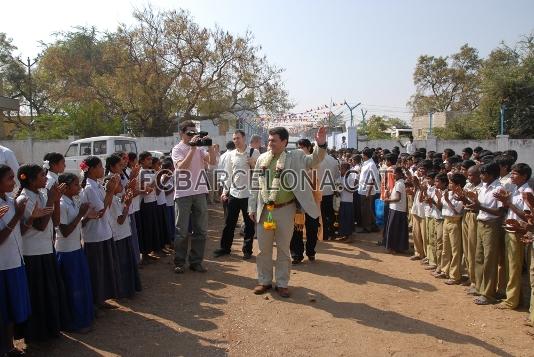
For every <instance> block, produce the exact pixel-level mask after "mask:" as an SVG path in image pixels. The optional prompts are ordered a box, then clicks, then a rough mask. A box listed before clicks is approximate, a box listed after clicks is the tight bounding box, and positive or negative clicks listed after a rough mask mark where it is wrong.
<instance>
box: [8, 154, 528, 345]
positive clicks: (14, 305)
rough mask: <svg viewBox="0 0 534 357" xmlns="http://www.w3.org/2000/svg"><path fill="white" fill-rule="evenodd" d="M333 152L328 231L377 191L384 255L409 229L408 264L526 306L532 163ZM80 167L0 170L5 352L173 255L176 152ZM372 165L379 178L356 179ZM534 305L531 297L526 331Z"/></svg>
mask: <svg viewBox="0 0 534 357" xmlns="http://www.w3.org/2000/svg"><path fill="white" fill-rule="evenodd" d="M331 154H332V155H333V156H335V157H337V159H338V161H339V162H340V178H339V182H338V183H339V187H340V189H339V191H338V196H339V197H338V199H337V200H335V202H336V207H335V211H336V218H335V219H332V222H334V223H333V224H334V225H335V227H333V230H335V231H336V232H337V233H338V235H339V236H340V237H342V239H343V240H346V241H350V237H351V235H352V234H353V228H354V223H355V222H356V223H360V221H361V220H362V212H361V211H362V207H363V205H361V204H360V203H361V202H362V200H367V199H368V198H369V195H371V192H378V191H380V193H376V198H377V199H379V200H380V201H379V202H381V203H383V204H384V209H383V215H382V211H381V210H377V212H376V213H377V216H378V217H381V219H382V220H383V225H384V231H383V240H382V241H381V242H379V244H380V245H383V246H384V247H385V249H387V251H388V252H389V253H392V254H397V253H407V252H408V251H409V248H410V245H409V237H410V234H409V232H410V229H411V232H412V238H413V245H414V251H415V253H414V254H413V255H412V256H411V257H410V259H411V260H414V261H420V262H421V263H422V265H423V267H424V269H426V270H428V271H429V272H430V273H431V274H432V276H433V277H435V278H438V279H445V280H444V281H445V283H446V284H448V285H464V286H466V288H467V289H466V293H467V294H469V295H473V296H474V297H475V300H474V302H475V303H476V304H478V305H488V304H493V303H496V302H499V301H500V304H498V305H496V306H497V307H498V308H501V309H515V308H517V307H518V305H519V304H520V297H521V286H522V285H521V276H522V272H523V269H524V268H526V267H529V266H530V269H531V276H530V280H531V281H530V284H531V286H532V285H533V283H534V282H533V280H534V267H533V265H532V263H531V259H532V233H531V232H532V231H533V230H534V229H533V227H534V217H533V215H532V212H533V211H534V209H533V208H534V195H533V190H532V189H531V187H530V186H529V180H530V179H531V173H532V171H531V168H530V167H529V166H528V165H526V164H523V163H516V161H517V153H516V152H515V151H513V150H509V151H507V152H502V153H501V152H494V153H492V152H489V151H487V150H482V148H475V149H474V150H471V149H470V148H465V149H464V150H463V152H462V155H461V156H460V155H456V154H455V153H454V151H453V150H451V149H446V150H444V152H443V153H436V152H432V151H429V152H426V150H424V149H418V150H417V151H415V152H414V153H412V154H401V153H400V152H399V149H398V148H394V149H393V150H392V151H389V150H382V149H368V148H366V149H365V150H364V152H363V153H362V155H361V156H360V154H359V153H358V152H356V151H355V150H353V149H342V150H339V151H337V152H331ZM362 156H363V159H362ZM138 158H139V160H137V159H138ZM369 165H376V167H375V168H374V169H372V170H371V169H370V168H369ZM377 168H378V170H377ZM80 169H81V175H80V176H78V175H76V174H72V173H64V170H65V159H64V158H63V156H62V155H61V154H58V153H49V154H47V155H46V156H45V158H44V163H43V165H42V166H40V165H35V164H27V165H23V166H21V167H20V168H19V169H18V172H13V170H12V169H11V168H10V167H8V166H5V165H0V323H1V324H2V327H3V328H2V333H1V334H0V355H4V354H7V355H17V354H19V353H20V352H21V351H18V350H17V349H15V347H14V345H13V340H14V338H24V339H25V341H26V343H27V344H29V345H31V344H32V342H38V341H44V340H48V339H50V338H53V337H57V336H59V334H60V331H72V332H80V333H86V332H88V331H90V330H91V327H92V323H93V319H94V318H95V316H96V314H97V311H98V309H110V308H116V307H117V305H116V304H110V303H109V300H113V299H122V298H131V297H133V296H134V295H135V293H136V292H138V291H140V290H141V281H140V276H139V270H138V269H139V267H141V266H142V265H144V264H147V263H149V262H150V261H153V260H157V259H158V257H159V256H161V255H162V254H170V253H171V252H172V249H171V244H172V242H173V240H174V229H175V228H174V214H175V211H174V188H173V180H172V179H171V178H172V171H173V170H174V165H173V162H172V159H171V158H168V157H162V158H155V157H152V155H151V154H150V153H149V152H142V153H141V154H139V157H137V155H136V154H135V153H124V152H117V153H115V154H113V155H111V156H110V157H108V158H107V159H106V160H105V162H102V161H101V159H100V158H98V157H96V156H90V157H87V158H86V159H85V160H83V162H82V163H81V165H80ZM364 172H379V175H378V176H379V177H376V178H373V179H372V180H369V178H368V177H363V178H362V175H363V173H364ZM372 175H374V174H372ZM363 176H365V175H363ZM369 182H370V183H369ZM362 185H363V186H366V185H371V186H376V189H373V190H372V191H371V190H369V191H365V190H363V191H362ZM17 186H18V190H17V191H16V192H14V190H15V188H16V187H17ZM362 192H363V193H362ZM372 195H373V196H375V194H374V193H373V194H372ZM371 202H372V201H371ZM376 207H379V206H378V205H377V206H376ZM364 213H365V214H366V215H367V218H366V220H368V219H369V218H370V217H371V218H372V219H374V215H371V216H369V215H368V212H364ZM300 224H301V225H302V224H304V223H303V222H300ZM372 224H373V225H374V222H372ZM371 226H372V225H371ZM533 305H534V298H533V297H532V296H531V315H530V318H529V322H528V323H529V324H530V325H532V322H533V321H534V308H533ZM4 327H5V328H4Z"/></svg>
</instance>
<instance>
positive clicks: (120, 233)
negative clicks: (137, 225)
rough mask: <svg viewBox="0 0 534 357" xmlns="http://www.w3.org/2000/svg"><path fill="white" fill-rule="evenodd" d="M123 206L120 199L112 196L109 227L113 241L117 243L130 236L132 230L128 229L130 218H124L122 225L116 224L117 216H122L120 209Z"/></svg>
mask: <svg viewBox="0 0 534 357" xmlns="http://www.w3.org/2000/svg"><path fill="white" fill-rule="evenodd" d="M123 208H124V204H123V203H122V202H121V199H120V197H118V196H113V200H112V201H111V206H110V207H109V211H110V212H109V225H110V226H111V231H112V232H113V240H114V241H115V242H116V241H119V240H121V239H124V238H127V237H129V236H131V235H132V229H131V227H130V216H128V215H127V216H126V219H125V220H124V222H123V223H122V224H119V222H117V219H118V218H119V216H122V209H123Z"/></svg>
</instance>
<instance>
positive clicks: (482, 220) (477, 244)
mask: <svg viewBox="0 0 534 357" xmlns="http://www.w3.org/2000/svg"><path fill="white" fill-rule="evenodd" d="M372 151H373V155H372V157H373V160H374V162H375V164H376V165H377V167H379V169H380V178H381V194H380V196H378V195H377V198H378V197H379V198H380V199H381V200H382V201H383V202H384V204H385V209H384V239H383V241H381V242H378V244H379V245H383V246H384V247H385V248H386V249H387V251H388V252H390V253H393V254H396V253H407V252H408V250H409V231H410V230H411V232H412V238H413V245H414V250H415V253H414V254H413V255H412V256H411V257H410V259H411V260H414V261H420V262H421V263H422V266H423V267H424V269H426V270H428V271H429V272H430V273H431V275H432V276H433V277H435V278H437V279H444V283H445V284H447V285H463V286H465V287H466V291H465V292H466V294H468V295H471V296H473V297H474V303H475V304H478V305H489V304H495V307H496V308H498V309H515V308H517V307H518V306H519V304H520V298H521V288H522V281H521V277H522V273H523V272H524V270H528V269H529V267H530V286H531V287H532V286H534V263H532V231H533V230H534V216H533V214H532V212H534V195H533V190H532V188H531V187H530V185H529V181H530V179H531V174H532V170H531V168H530V167H529V165H527V164H524V163H516V161H517V153H516V152H515V151H514V150H508V151H505V152H490V151H488V150H483V149H482V148H481V147H477V148H475V149H474V150H473V149H471V148H465V149H464V150H463V151H462V153H461V155H457V154H456V153H455V152H454V151H453V150H451V149H445V150H444V151H443V153H436V152H433V151H429V152H427V151H426V150H425V149H418V150H416V151H415V152H414V153H412V154H407V153H402V154H401V153H400V152H399V149H398V148H394V149H393V150H392V151H389V150H382V149H380V148H378V149H372ZM331 154H332V155H333V156H335V157H337V158H338V160H339V161H340V165H341V168H342V169H343V168H345V169H347V166H350V167H351V170H353V171H355V172H359V170H360V169H361V166H360V162H361V161H362V160H361V156H360V155H359V153H358V152H355V150H351V149H344V150H339V151H336V152H333V153H331ZM344 171H346V170H344ZM354 197H355V198H356V197H357V195H356V194H355V196H354ZM354 207H355V208H357V207H358V205H354ZM377 207H378V206H377ZM344 209H345V210H347V211H348V209H347V206H345V205H341V207H340V211H341V212H340V217H346V216H347V214H344V213H343V210H344ZM357 216H358V214H357V213H356V214H355V217H356V222H358V218H357ZM347 219H348V220H349V221H350V220H351V219H350V218H347ZM352 222H353V223H354V219H352ZM341 225H343V222H341ZM343 235H345V232H343ZM531 290H532V291H534V289H531ZM533 322H534V293H531V296H530V317H529V318H528V321H527V322H526V324H527V325H529V326H532V324H533Z"/></svg>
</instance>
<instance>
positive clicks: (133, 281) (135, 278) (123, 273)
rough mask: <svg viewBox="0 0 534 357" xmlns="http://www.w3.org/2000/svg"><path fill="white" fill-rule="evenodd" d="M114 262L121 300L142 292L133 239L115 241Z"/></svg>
mask: <svg viewBox="0 0 534 357" xmlns="http://www.w3.org/2000/svg"><path fill="white" fill-rule="evenodd" d="M113 244H114V245H115V249H114V250H113V260H114V262H115V273H116V275H117V289H118V297H119V298H130V297H132V296H133V295H134V294H135V292H136V291H141V279H140V277H139V268H138V265H137V262H136V261H135V258H134V252H133V247H132V239H131V237H127V238H123V239H121V240H118V241H114V242H113Z"/></svg>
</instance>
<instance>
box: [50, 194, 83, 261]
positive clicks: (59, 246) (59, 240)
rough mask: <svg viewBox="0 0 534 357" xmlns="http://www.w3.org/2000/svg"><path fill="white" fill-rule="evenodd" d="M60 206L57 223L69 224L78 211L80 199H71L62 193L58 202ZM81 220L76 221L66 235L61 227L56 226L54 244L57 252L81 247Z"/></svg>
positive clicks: (72, 250)
mask: <svg viewBox="0 0 534 357" xmlns="http://www.w3.org/2000/svg"><path fill="white" fill-rule="evenodd" d="M59 207H60V214H59V216H60V219H59V223H60V224H64V225H69V224H71V223H72V222H73V221H74V220H75V219H76V217H78V213H79V212H80V201H79V200H73V199H71V198H70V197H67V196H65V195H63V196H62V197H61V200H60V202H59ZM81 237H82V222H81V221H80V222H78V224H77V225H76V228H74V230H73V231H72V232H71V233H70V234H69V235H68V236H66V237H64V236H63V234H62V233H61V229H59V227H56V242H55V244H54V246H55V248H56V251H57V252H64V253H67V252H74V251H75V250H78V249H81V248H82V243H81Z"/></svg>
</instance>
